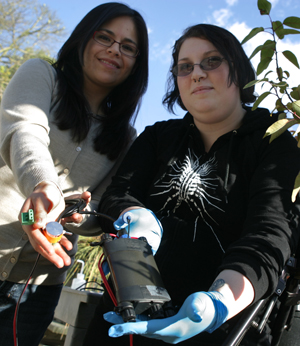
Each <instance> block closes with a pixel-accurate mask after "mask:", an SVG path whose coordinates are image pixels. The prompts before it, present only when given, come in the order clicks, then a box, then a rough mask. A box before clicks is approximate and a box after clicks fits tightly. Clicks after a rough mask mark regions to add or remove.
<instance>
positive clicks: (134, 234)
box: [114, 208, 163, 255]
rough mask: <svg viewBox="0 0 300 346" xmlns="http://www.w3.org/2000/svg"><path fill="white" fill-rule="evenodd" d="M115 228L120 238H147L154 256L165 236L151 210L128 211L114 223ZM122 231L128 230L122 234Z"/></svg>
mask: <svg viewBox="0 0 300 346" xmlns="http://www.w3.org/2000/svg"><path fill="white" fill-rule="evenodd" d="M114 227H115V229H116V230H117V231H119V236H120V237H124V238H127V237H128V238H140V237H145V238H146V239H147V241H148V244H149V245H150V246H151V248H152V253H153V255H155V253H156V252H157V250H158V248H159V245H160V241H161V238H162V235H163V228H162V226H161V223H160V221H159V220H158V219H157V218H156V216H155V215H154V213H153V212H152V211H151V210H149V209H145V208H138V209H131V210H129V211H126V212H125V213H123V214H121V215H120V216H119V218H118V219H117V221H115V222H114ZM121 230H126V232H125V233H124V232H123V233H122V232H120V231H121Z"/></svg>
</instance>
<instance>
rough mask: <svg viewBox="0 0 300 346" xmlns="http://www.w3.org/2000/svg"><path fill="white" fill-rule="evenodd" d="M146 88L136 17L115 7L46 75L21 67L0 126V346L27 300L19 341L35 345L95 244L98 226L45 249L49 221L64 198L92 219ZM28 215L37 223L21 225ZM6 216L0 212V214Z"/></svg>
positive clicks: (143, 40)
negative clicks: (86, 239)
mask: <svg viewBox="0 0 300 346" xmlns="http://www.w3.org/2000/svg"><path fill="white" fill-rule="evenodd" d="M147 82H148V34H147V27H146V24H145V22H144V20H143V18H142V17H141V15H140V14H139V13H138V12H137V11H135V10H133V9H131V8H129V7H128V6H126V5H124V4H120V3H115V2H112V3H106V4H102V5H100V6H97V7H95V8H94V9H92V10H91V11H90V12H89V13H88V14H87V15H86V16H85V17H84V18H83V19H82V20H81V22H80V23H79V24H78V25H77V26H76V28H75V29H74V31H73V32H72V34H71V35H70V37H69V38H68V40H67V41H66V42H65V43H64V45H63V46H62V48H61V49H60V51H59V53H58V57H57V61H56V62H55V63H53V64H52V65H51V64H49V63H48V62H46V61H44V60H41V59H32V60H29V61H27V62H26V63H24V64H23V65H22V66H21V67H20V68H19V70H18V71H17V72H16V74H15V75H14V77H13V78H12V80H11V82H10V83H9V85H8V86H7V89H6V91H5V94H4V96H3V99H2V103H1V113H0V115H1V118H0V128H1V133H0V140H1V156H2V157H1V159H0V160H1V161H0V186H1V191H2V198H1V201H0V206H1V216H0V301H1V304H0V344H1V345H6V346H12V345H13V336H14V334H16V332H13V325H14V322H13V318H14V313H15V307H16V302H17V301H18V299H19V297H20V295H21V292H22V291H23V289H24V284H25V283H26V281H27V278H28V275H29V273H30V272H31V270H32V268H33V267H34V263H35V260H36V258H37V253H39V254H40V255H42V257H41V258H40V259H39V261H38V264H37V266H36V268H35V269H34V272H33V274H32V278H31V280H30V282H29V286H28V287H27V289H26V290H25V293H24V295H23V298H22V301H21V304H20V309H19V312H18V321H17V322H18V323H17V334H18V339H19V343H20V345H22V346H26V345H28V346H29V345H30V346H34V345H38V344H39V341H40V340H41V338H42V337H43V335H44V332H45V330H46V328H47V326H48V325H49V323H50V322H51V321H52V318H53V313H54V309H55V307H56V305H57V302H58V299H59V296H60V292H61V289H62V283H63V281H64V279H65V275H66V271H67V270H68V268H69V266H70V264H71V262H72V259H73V257H74V254H75V252H76V242H77V238H78V234H81V235H96V234H98V233H99V232H100V226H99V225H98V220H96V217H93V216H92V215H84V216H83V215H81V214H78V213H76V214H74V215H72V216H70V217H68V218H65V219H64V220H62V223H63V224H64V225H65V228H66V230H67V231H69V232H70V233H71V234H73V235H66V236H63V237H62V238H61V240H60V242H59V243H56V244H54V245H52V244H50V243H49V242H48V240H47V239H46V237H45V236H44V234H43V233H42V232H41V231H40V230H41V229H44V228H45V226H46V224H47V223H48V222H49V221H55V220H56V219H57V218H58V217H59V215H60V214H61V213H62V212H63V210H64V209H65V204H66V203H65V198H70V197H73V198H74V197H77V198H78V197H81V198H82V199H84V200H85V201H86V203H87V205H86V210H95V208H97V205H98V203H99V200H100V197H101V195H102V192H103V191H104V189H105V187H106V185H107V184H108V183H109V181H110V179H111V176H112V175H113V173H114V172H115V170H116V168H117V166H118V165H119V163H120V161H121V159H122V158H123V156H124V154H125V153H126V151H127V150H128V148H129V146H130V145H131V143H132V142H133V140H134V139H135V137H136V132H135V130H134V128H133V124H134V120H135V117H136V115H137V112H138V110H139V105H140V102H141V98H142V96H143V94H144V93H145V91H146V88H147ZM30 209H32V210H33V214H34V221H33V222H34V223H33V224H28V223H27V222H23V224H22V225H21V222H19V221H18V218H19V220H20V221H22V217H21V216H22V215H26V213H27V212H28V211H29V210H30ZM2 211H3V212H2Z"/></svg>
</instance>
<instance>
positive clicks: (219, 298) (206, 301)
mask: <svg viewBox="0 0 300 346" xmlns="http://www.w3.org/2000/svg"><path fill="white" fill-rule="evenodd" d="M227 316H228V309H227V307H226V305H225V304H224V298H223V295H222V294H221V293H219V292H216V291H214V292H197V293H193V294H191V295H190V296H189V297H188V298H187V299H186V300H185V302H184V303H183V305H182V307H181V308H180V310H179V311H178V313H177V314H176V315H175V316H172V317H168V318H164V319H158V320H146V316H141V315H139V316H138V320H137V322H127V323H124V322H123V320H122V317H121V316H119V315H117V314H116V313H115V312H108V313H106V314H104V315H103V317H104V319H105V320H106V321H108V322H110V323H118V324H117V325H114V326H112V327H110V329H109V332H108V334H109V336H111V337H113V338H116V337H119V336H122V335H128V334H140V335H143V336H145V337H148V338H153V339H159V340H163V341H164V342H167V343H170V344H177V343H179V342H182V341H184V340H187V339H189V338H191V337H193V336H195V335H197V334H199V333H201V332H203V331H208V332H209V333H211V332H213V331H214V330H215V329H217V328H218V327H219V326H220V325H221V324H223V323H224V322H225V321H226V319H227ZM119 323H120V324H119Z"/></svg>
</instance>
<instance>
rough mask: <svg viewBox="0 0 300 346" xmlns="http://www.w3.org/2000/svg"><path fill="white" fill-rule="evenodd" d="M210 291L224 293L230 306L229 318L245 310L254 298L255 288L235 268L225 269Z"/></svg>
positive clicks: (228, 306)
mask: <svg viewBox="0 0 300 346" xmlns="http://www.w3.org/2000/svg"><path fill="white" fill-rule="evenodd" d="M209 291H217V292H220V293H221V294H222V295H223V297H224V300H225V301H226V306H227V308H228V319H230V318H232V317H233V316H235V315H237V314H238V313H239V312H241V311H242V310H244V309H245V308H246V307H247V306H248V305H250V304H251V303H252V301H253V299H254V288H253V286H252V284H251V282H250V281H249V280H248V279H247V278H246V277H245V276H244V275H242V274H241V273H239V272H237V271H234V270H223V271H222V272H221V273H220V274H219V275H218V276H217V278H216V280H215V281H214V283H213V284H212V286H211V287H210V289H209Z"/></svg>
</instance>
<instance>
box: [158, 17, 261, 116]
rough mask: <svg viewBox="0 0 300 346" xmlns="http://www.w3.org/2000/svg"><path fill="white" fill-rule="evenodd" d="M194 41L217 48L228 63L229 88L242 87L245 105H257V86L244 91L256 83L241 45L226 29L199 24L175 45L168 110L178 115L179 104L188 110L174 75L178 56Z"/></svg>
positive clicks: (241, 93)
mask: <svg viewBox="0 0 300 346" xmlns="http://www.w3.org/2000/svg"><path fill="white" fill-rule="evenodd" d="M192 37H197V38H202V39H205V40H208V41H209V42H211V43H212V44H213V45H214V46H215V47H216V48H217V50H218V51H219V52H220V53H221V54H222V56H223V57H224V58H225V59H226V60H227V61H228V65H229V75H228V86H230V85H231V84H232V83H234V84H235V85H236V86H238V87H239V89H240V97H241V102H242V104H246V103H252V102H254V101H255V99H256V96H254V86H253V87H251V88H247V89H243V87H244V86H245V85H246V84H247V83H249V82H250V81H252V80H254V79H255V71H254V68H253V66H252V64H251V62H250V60H249V58H248V57H247V55H246V54H245V52H244V50H243V48H242V46H241V44H240V42H239V41H238V40H237V39H236V37H235V36H234V35H233V34H231V33H230V32H229V31H228V30H226V29H223V28H220V27H218V26H215V25H211V24H198V25H194V26H191V27H189V28H187V29H186V30H185V31H184V33H183V35H182V36H181V37H180V38H179V39H178V40H177V41H176V42H175V44H174V47H173V51H172V58H173V61H172V63H171V69H170V75H169V77H168V81H167V92H166V94H165V96H164V98H163V104H164V105H165V106H166V107H167V109H168V110H169V111H170V112H172V113H175V112H174V106H175V103H177V104H178V105H179V106H180V107H181V108H182V109H183V110H187V109H186V108H185V106H184V104H183V102H182V100H181V97H180V95H179V90H178V85H177V77H176V76H175V75H173V74H172V72H171V71H172V69H173V68H174V66H176V65H177V64H178V55H179V51H180V48H181V46H182V44H183V42H184V41H185V40H186V39H188V38H192Z"/></svg>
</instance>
